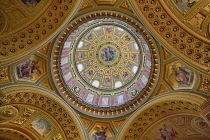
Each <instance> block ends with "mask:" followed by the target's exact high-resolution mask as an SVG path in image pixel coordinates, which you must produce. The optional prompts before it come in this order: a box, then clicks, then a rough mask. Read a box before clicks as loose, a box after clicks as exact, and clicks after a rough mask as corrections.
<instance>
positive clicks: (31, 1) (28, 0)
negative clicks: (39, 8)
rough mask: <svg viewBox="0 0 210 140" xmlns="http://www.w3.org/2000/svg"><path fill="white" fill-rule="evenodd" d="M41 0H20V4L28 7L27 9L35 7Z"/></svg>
mask: <svg viewBox="0 0 210 140" xmlns="http://www.w3.org/2000/svg"><path fill="white" fill-rule="evenodd" d="M40 1H41V0H22V2H23V3H24V4H25V5H26V6H28V7H36V5H37V4H38V3H39V2H40Z"/></svg>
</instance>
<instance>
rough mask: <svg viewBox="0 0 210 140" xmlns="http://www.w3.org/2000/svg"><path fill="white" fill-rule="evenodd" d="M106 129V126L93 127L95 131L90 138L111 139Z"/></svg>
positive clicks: (96, 139) (98, 139)
mask: <svg viewBox="0 0 210 140" xmlns="http://www.w3.org/2000/svg"><path fill="white" fill-rule="evenodd" d="M107 131H108V127H106V128H104V127H101V128H100V127H95V133H93V134H92V137H91V140H111V138H109V137H108V136H107V135H106V132H107Z"/></svg>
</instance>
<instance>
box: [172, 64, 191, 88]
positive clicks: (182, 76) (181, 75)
mask: <svg viewBox="0 0 210 140" xmlns="http://www.w3.org/2000/svg"><path fill="white" fill-rule="evenodd" d="M172 74H174V75H175V77H176V81H177V82H178V83H180V84H187V85H188V84H190V83H189V77H190V73H189V72H187V71H186V70H185V69H184V68H182V67H173V72H172Z"/></svg>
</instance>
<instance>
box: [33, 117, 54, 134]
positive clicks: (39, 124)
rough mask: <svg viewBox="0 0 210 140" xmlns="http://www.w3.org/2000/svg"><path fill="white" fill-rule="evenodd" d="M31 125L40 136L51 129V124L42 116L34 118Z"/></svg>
mask: <svg viewBox="0 0 210 140" xmlns="http://www.w3.org/2000/svg"><path fill="white" fill-rule="evenodd" d="M32 127H33V128H34V129H35V130H36V131H37V132H38V133H39V134H40V135H42V136H46V135H47V134H48V133H49V132H50V131H51V130H52V125H51V124H50V123H49V122H48V121H47V120H46V119H45V118H44V117H38V118H37V119H36V120H34V121H33V122H32Z"/></svg>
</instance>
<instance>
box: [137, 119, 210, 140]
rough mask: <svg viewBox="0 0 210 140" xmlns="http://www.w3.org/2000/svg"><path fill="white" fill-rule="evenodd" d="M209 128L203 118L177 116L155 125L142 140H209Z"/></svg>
mask: <svg viewBox="0 0 210 140" xmlns="http://www.w3.org/2000/svg"><path fill="white" fill-rule="evenodd" d="M209 130H210V129H209V127H208V125H207V123H206V122H204V121H203V119H202V118H200V117H197V116H193V115H176V116H171V117H169V118H166V119H164V120H162V121H161V122H159V123H157V124H154V125H153V126H152V127H150V128H149V130H148V131H147V132H146V134H145V135H144V136H143V137H141V138H140V139H142V140H190V139H196V140H207V139H209V133H210V131H209Z"/></svg>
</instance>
